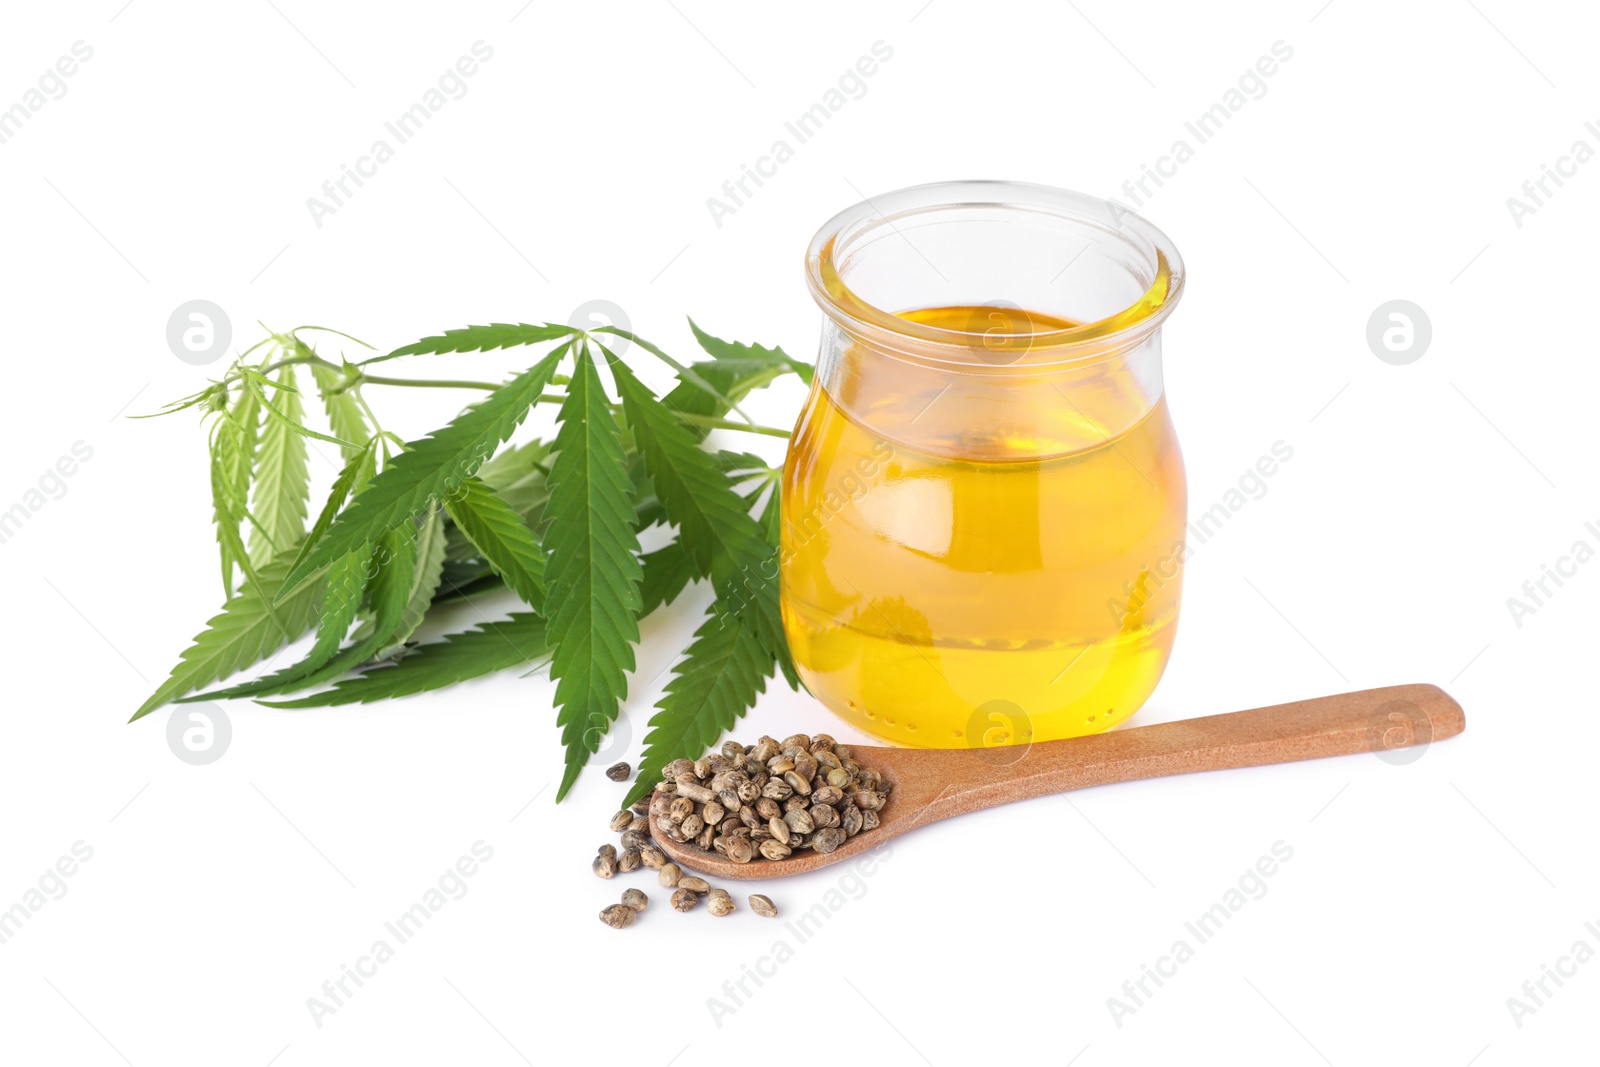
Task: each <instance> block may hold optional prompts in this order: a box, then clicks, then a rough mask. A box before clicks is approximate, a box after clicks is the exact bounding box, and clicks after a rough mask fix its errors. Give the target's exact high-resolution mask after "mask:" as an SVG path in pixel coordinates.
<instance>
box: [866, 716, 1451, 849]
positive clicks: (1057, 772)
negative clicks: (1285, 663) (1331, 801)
mask: <svg viewBox="0 0 1600 1067" xmlns="http://www.w3.org/2000/svg"><path fill="white" fill-rule="evenodd" d="M1465 728H1466V719H1465V716H1464V715H1463V713H1462V711H1461V705H1460V704H1457V703H1456V702H1455V701H1454V700H1453V699H1451V698H1450V696H1449V694H1447V693H1445V692H1444V690H1442V689H1440V688H1439V687H1438V686H1433V685H1396V686H1389V687H1386V688H1382V689H1365V690H1361V691H1360V692H1355V693H1340V694H1338V695H1337V696H1327V697H1318V698H1316V699H1314V700H1297V701H1295V702H1294V703H1292V704H1277V705H1274V706H1272V707H1268V708H1255V709H1253V710H1250V711H1236V712H1232V713H1230V714H1227V715H1210V716H1207V717H1205V718H1199V719H1183V720H1180V721H1177V722H1164V723H1158V724H1156V725H1154V726H1140V727H1136V728H1134V729H1130V730H1114V731H1112V732H1110V733H1104V734H1095V735H1093V736H1090V737H1078V738H1071V739H1069V740H1065V741H1049V742H1044V743H1041V744H1036V745H1033V746H1031V747H1028V748H1021V747H1018V748H1015V749H1005V748H995V749H980V750H972V751H965V752H962V753H960V754H959V755H957V754H955V753H949V752H944V753H938V754H937V755H939V756H944V757H945V758H943V759H937V758H934V759H928V760H926V761H921V760H918V761H911V762H909V763H908V764H907V765H906V766H904V767H902V768H901V775H902V777H903V778H904V779H905V781H903V782H902V783H898V784H897V785H896V790H897V791H898V790H901V789H902V788H903V787H905V786H910V787H912V788H911V789H910V790H907V791H908V792H912V793H916V794H920V795H921V797H928V798H931V799H928V800H926V801H925V802H924V807H923V810H922V812H921V813H920V814H919V816H918V817H914V818H913V819H912V820H911V821H912V823H913V824H915V825H920V824H922V823H928V822H933V821H935V820H938V819H944V818H948V817H950V816H952V815H960V814H962V813H963V812H968V811H975V810H977V809H979V808H987V807H993V806H995V805H997V804H1007V803H1010V802H1011V801H1013V800H1023V799H1026V798H1028V797H1036V796H1043V795H1045V794H1048V793H1060V792H1065V791H1067V790H1069V789H1082V788H1084V787H1085V786H1091V785H1104V784H1106V783H1108V782H1125V781H1131V780H1133V779H1136V778H1155V777H1159V776H1161V775H1167V774H1186V773H1188V772H1190V771H1212V770H1220V769H1223V768H1227V767H1253V766H1259V765H1260V764H1264V763H1289V762H1292V761H1294V760H1304V759H1317V758H1320V757H1322V756H1344V755H1349V754H1352V753H1357V752H1378V753H1384V752H1387V751H1391V750H1395V749H1402V748H1409V747H1412V746H1417V745H1426V744H1429V743H1431V742H1433V741H1438V740H1442V739H1444V738H1447V737H1454V736H1455V735H1456V734H1458V733H1460V732H1461V731H1462V730H1463V729H1465ZM1009 753H1015V755H1011V756H1008V754H1009ZM929 755H930V756H932V755H935V754H934V753H931V752H930V753H929ZM1008 759H1009V762H1006V761H1007V760H1008ZM935 776H937V777H935Z"/></svg>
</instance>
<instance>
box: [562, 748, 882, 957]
mask: <svg viewBox="0 0 1600 1067" xmlns="http://www.w3.org/2000/svg"><path fill="white" fill-rule="evenodd" d="M630 772H631V768H630V767H629V766H628V765H627V764H626V763H618V764H616V765H614V766H613V767H611V768H610V769H608V770H607V771H606V777H607V778H610V779H611V780H612V781H614V782H623V781H627V779H628V776H629V774H630ZM662 778H663V779H664V780H663V781H662V783H661V784H660V785H658V786H656V790H655V793H654V794H653V795H652V796H651V797H650V799H649V800H641V801H639V802H638V803H636V804H634V805H633V807H632V808H631V809H629V810H626V811H619V812H617V813H616V814H615V815H613V816H612V817H611V824H610V825H611V830H612V832H613V833H617V834H620V835H621V839H620V842H619V843H620V845H621V851H620V852H619V851H618V846H617V845H612V844H604V845H601V846H600V848H599V850H598V852H597V854H596V855H595V858H594V861H593V863H592V865H591V866H592V869H593V871H594V873H595V875H596V876H598V877H600V878H613V877H615V876H616V875H617V874H618V873H619V872H620V873H623V874H629V873H631V872H633V871H637V870H639V869H640V868H644V869H646V870H651V871H655V872H656V877H657V880H658V881H659V882H660V884H661V886H662V887H663V888H667V889H671V890H672V891H673V892H672V898H671V903H672V907H673V908H674V909H675V910H677V911H693V910H694V909H695V908H696V907H697V906H698V905H699V903H700V899H701V898H702V897H704V898H706V902H707V903H706V908H707V910H708V911H710V912H711V914H712V915H716V916H725V915H730V914H732V913H733V912H734V911H736V910H737V909H738V905H737V904H735V903H734V900H733V897H732V895H731V894H729V893H728V891H727V890H725V889H721V888H717V887H714V886H712V885H711V884H710V883H709V882H707V881H706V880H705V879H704V878H700V877H697V876H695V875H692V874H685V873H684V872H683V870H682V868H680V867H679V866H678V865H677V864H676V863H673V862H671V861H670V860H668V859H667V857H666V853H664V852H662V851H661V849H659V848H657V847H656V846H655V843H654V841H653V840H652V839H651V837H650V817H651V816H654V817H655V818H656V820H657V822H658V823H659V825H660V827H661V832H662V833H664V834H665V835H666V836H667V837H668V838H670V839H671V840H672V841H673V842H675V843H677V844H682V845H686V846H689V847H691V848H698V849H700V850H701V851H703V852H713V851H715V852H720V853H722V854H723V855H724V856H725V857H727V858H728V859H730V860H732V861H733V862H735V863H752V862H768V863H782V862H783V861H784V860H786V859H788V858H789V857H790V856H792V855H793V854H794V853H795V852H797V851H800V850H802V849H807V848H809V849H812V850H813V851H816V852H821V853H828V852H832V851H833V850H834V849H836V848H838V847H839V846H840V845H842V844H844V843H845V841H847V840H849V839H850V838H852V837H854V836H855V835H856V834H858V833H865V832H866V831H868V830H872V829H874V828H875V827H877V825H878V812H879V811H880V810H882V808H883V805H884V804H885V803H886V802H887V801H888V796H889V793H890V791H891V789H892V783H890V782H887V781H885V780H884V779H883V776H882V775H881V774H880V773H879V772H878V771H877V770H875V769H873V768H871V767H863V766H861V765H860V764H859V763H857V762H856V760H855V758H854V757H853V756H852V755H851V753H850V749H849V748H847V747H846V746H844V745H841V744H839V743H837V742H836V741H834V739H833V738H831V737H829V736H828V735H827V734H817V735H816V736H815V737H813V736H810V735H808V734H792V735H790V736H789V737H786V738H784V739H783V740H782V741H777V740H774V739H773V738H771V737H765V736H763V737H762V738H761V739H760V740H758V741H757V742H756V743H755V744H753V745H741V744H740V743H739V742H737V741H728V742H727V743H725V744H724V745H723V746H722V748H721V750H720V751H718V752H712V753H710V754H709V755H707V756H706V757H705V758H703V759H698V760H688V759H679V760H674V761H672V762H671V763H669V764H668V765H667V766H666V768H665V769H664V770H663V771H662ZM649 903H650V898H649V897H648V896H646V895H645V893H644V892H643V891H641V890H639V889H628V890H626V891H624V892H623V894H622V900H621V902H620V903H617V904H612V905H611V906H609V907H607V908H606V909H605V910H603V911H602V912H601V913H600V921H601V922H603V923H605V924H606V925H607V926H610V927H613V928H615V929H619V930H620V929H623V928H625V927H628V926H631V925H633V923H634V921H635V920H636V919H637V918H638V915H639V913H640V912H642V911H644V909H645V908H646V907H647V906H648V905H649ZM749 903H750V910H751V911H753V912H755V913H756V914H757V915H763V916H767V917H769V918H773V917H776V916H777V914H778V909H777V907H776V906H775V905H774V904H773V903H772V900H771V899H770V898H768V897H766V896H764V895H762V894H760V893H756V894H753V895H752V896H751V897H750V898H749Z"/></svg>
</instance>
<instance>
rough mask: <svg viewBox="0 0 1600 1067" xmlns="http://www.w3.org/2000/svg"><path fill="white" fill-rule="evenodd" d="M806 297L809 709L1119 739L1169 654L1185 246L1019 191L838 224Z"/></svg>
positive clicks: (795, 524)
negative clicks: (818, 311)
mask: <svg viewBox="0 0 1600 1067" xmlns="http://www.w3.org/2000/svg"><path fill="white" fill-rule="evenodd" d="M806 276H807V280H808V283H809V287H810V289H811V292H812V294H813V296H814V297H815V298H816V300H817V301H818V303H819V304H820V305H821V307H822V310H823V312H824V322H823V333H822V343H821V351H820V354H819V358H818V361H817V373H816V376H815V379H814V381H813V385H812V390H811V394H810V397H809V399H808V400H807V403H806V406H805V408H804V410H803V412H802V413H801V415H800V418H799V421H798V423H797V425H796V427H795V431H794V434H793V437H792V438H791V441H790V445H789V454H788V459H787V462H786V464H785V467H784V475H783V496H782V520H783V521H782V533H781V549H780V557H779V558H780V568H781V587H782V605H783V621H784V626H785V629H786V631H787V634H788V638H789V643H790V646H791V648H792V650H793V653H794V659H795V663H796V665H797V667H798V668H799V671H800V674H801V676H802V677H803V678H804V680H805V682H806V685H807V686H808V687H809V688H810V690H811V692H812V693H813V694H815V695H816V696H817V698H818V699H820V700H821V701H822V702H823V703H824V704H826V705H827V706H828V707H829V708H831V709H832V710H833V711H835V712H836V713H838V714H839V715H841V716H843V717H844V718H845V719H846V720H848V721H849V722H851V723H853V724H855V725H856V726H858V727H859V728H861V729H862V730H865V731H867V732H869V733H871V734H875V735H877V736H879V737H881V738H883V739H885V740H887V741H890V742H894V743H897V744H903V745H912V746H918V747H932V748H955V747H964V746H971V747H990V746H995V745H1016V744H1026V743H1029V742H1032V741H1044V740H1052V739H1055V738H1062V737H1071V736H1076V735H1080V734H1088V733H1095V732H1098V731H1101V730H1105V729H1108V728H1110V727H1112V726H1115V725H1116V724H1117V723H1119V722H1121V721H1123V720H1124V719H1126V718H1127V717H1128V716H1129V715H1131V714H1133V712H1134V711H1136V710H1137V709H1138V708H1139V706H1140V705H1141V704H1143V703H1144V701H1145V700H1146V699H1147V698H1148V697H1149V696H1150V693H1151V691H1152V690H1153V689H1154V688H1155V685H1156V682H1157V681H1158V680H1159V679H1160V677H1161V673H1162V671H1163V669H1164V668H1165V667H1166V663H1167V659H1168V657H1169V656H1170V654H1171V651H1172V642H1173V637H1174V635H1175V633H1176V629H1177V623H1178V607H1179V601H1180V593H1181V586H1182V573H1181V572H1182V562H1183V556H1184V527H1185V506H1186V499H1185V484H1184V473H1183V458H1182V456H1181V455H1180V453H1179V449H1178V440H1177V437H1176V436H1175V435H1174V433H1173V427H1172V420H1171V418H1170V416H1169V413H1168V410H1167V403H1166V397H1165V393H1164V391H1163V387H1162V376H1161V325H1162V323H1163V322H1164V321H1165V319H1166V317H1167V315H1168V314H1169V313H1170V312H1171V311H1172V308H1173V307H1174V306H1175V304H1176V303H1177V300H1178V297H1179V295H1180V294H1181V293H1182V290H1183V263H1182V260H1181V259H1180V258H1179V256H1178V252H1177V250H1176V248H1174V247H1173V244H1172V242H1171V241H1170V240H1169V239H1168V238H1167V237H1166V235H1165V234H1163V233H1161V232H1160V231H1159V230H1157V229H1156V228H1154V227H1153V226H1151V225H1150V224H1149V223H1147V222H1145V221H1144V220H1143V219H1141V218H1139V217H1138V216H1135V215H1133V214H1131V213H1129V212H1127V211H1125V210H1123V209H1121V208H1120V206H1118V205H1114V204H1111V203H1108V202H1106V201H1102V200H1098V199H1095V198H1093V197H1088V196H1083V195H1079V194H1075V193H1069V192H1065V191H1061V190H1056V189H1049V188H1044V187H1041V186H1033V185H1024V184H1018V183H1011V182H956V183H944V184H936V185H924V186H918V187H916V188H912V189H905V190H901V191H899V192H895V193H890V194H887V195H884V196H878V197H874V198H872V199H871V200H870V201H868V202H866V203H862V204H859V205H857V206H855V207H852V208H850V209H848V210H846V211H844V212H842V213H841V214H839V215H837V216H836V217H834V218H833V219H832V220H830V221H829V222H828V224H827V225H826V226H824V227H823V228H822V230H821V231H820V232H819V233H818V234H817V236H816V238H815V239H814V240H813V241H812V243H811V247H810V249H809V252H808V255H807V258H806Z"/></svg>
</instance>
